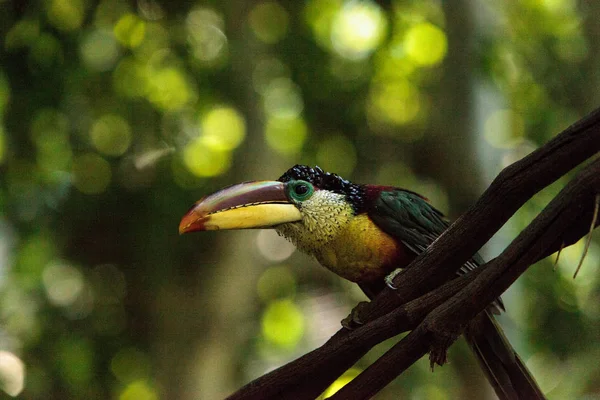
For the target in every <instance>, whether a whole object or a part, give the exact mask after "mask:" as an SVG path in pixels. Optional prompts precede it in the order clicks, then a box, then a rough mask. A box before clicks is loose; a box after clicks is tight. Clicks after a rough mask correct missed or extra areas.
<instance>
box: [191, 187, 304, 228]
mask: <svg viewBox="0 0 600 400" xmlns="http://www.w3.org/2000/svg"><path fill="white" fill-rule="evenodd" d="M301 219H302V214H301V213H300V211H299V210H298V208H297V207H296V206H295V205H294V204H293V203H291V202H290V201H289V200H288V198H287V196H286V194H285V184H284V183H282V182H278V181H257V182H245V183H240V184H238V185H233V186H229V187H227V188H225V189H222V190H219V191H218V192H216V193H213V194H211V195H210V196H207V197H204V198H202V199H200V200H199V201H198V202H197V203H196V204H195V205H194V206H193V207H192V208H191V209H190V210H189V211H188V212H187V213H186V214H185V215H184V216H183V218H182V219H181V222H180V223H179V233H180V234H183V233H188V232H195V231H210V230H218V229H250V228H271V227H274V226H277V225H281V224H285V223H288V222H296V221H300V220H301Z"/></svg>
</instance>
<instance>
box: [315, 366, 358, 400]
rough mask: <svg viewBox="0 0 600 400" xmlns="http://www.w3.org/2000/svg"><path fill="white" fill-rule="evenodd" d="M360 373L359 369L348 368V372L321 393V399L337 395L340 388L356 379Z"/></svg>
mask: <svg viewBox="0 0 600 400" xmlns="http://www.w3.org/2000/svg"><path fill="white" fill-rule="evenodd" d="M361 372H362V370H361V369H359V368H350V369H349V370H348V371H346V372H344V374H343V375H342V376H340V377H339V378H337V379H336V380H335V382H333V383H332V384H331V386H329V387H328V388H327V390H325V392H324V393H323V398H324V399H326V398H328V397H331V396H333V395H334V394H335V393H337V392H338V391H339V390H340V389H341V388H343V387H344V386H346V385H347V384H348V383H349V382H350V381H351V380H352V379H354V378H356V377H357V376H358V375H359V374H360V373H361Z"/></svg>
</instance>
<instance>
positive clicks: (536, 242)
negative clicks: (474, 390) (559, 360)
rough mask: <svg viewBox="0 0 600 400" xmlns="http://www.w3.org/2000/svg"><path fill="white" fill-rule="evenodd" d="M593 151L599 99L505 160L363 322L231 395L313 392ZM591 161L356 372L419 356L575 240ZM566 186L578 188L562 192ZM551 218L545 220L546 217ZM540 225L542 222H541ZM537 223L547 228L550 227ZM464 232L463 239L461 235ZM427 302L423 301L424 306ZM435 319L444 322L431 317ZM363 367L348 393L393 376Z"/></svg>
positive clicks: (584, 213) (598, 135)
mask: <svg viewBox="0 0 600 400" xmlns="http://www.w3.org/2000/svg"><path fill="white" fill-rule="evenodd" d="M599 151H600V109H597V110H595V111H594V112H592V113H590V114H589V115H588V116H586V117H584V118H583V119H581V120H580V121H578V122H577V123H575V124H573V125H571V126H570V127H569V128H567V129H566V130H564V131H563V132H562V133H561V134H559V135H558V136H556V137H555V138H554V139H552V140H551V141H549V142H548V143H547V144H546V145H544V146H543V147H540V148H539V149H537V150H536V151H534V152H532V153H531V154H529V155H528V156H526V157H524V158H523V159H522V160H520V161H518V162H516V163H514V164H512V165H511V166H509V167H507V168H505V169H504V170H503V171H502V172H501V173H500V174H499V175H498V177H497V178H496V179H495V180H494V181H493V182H492V184H491V185H490V187H489V188H488V189H487V190H486V191H485V193H484V194H483V195H482V196H481V198H480V199H479V200H478V201H477V203H476V204H475V205H474V206H473V207H471V209H470V210H469V211H468V212H467V213H465V214H464V215H463V216H462V217H461V218H459V219H458V220H457V221H456V222H455V223H454V224H452V225H451V226H450V228H449V229H448V230H447V231H446V232H445V233H444V234H443V235H441V236H440V237H439V238H438V240H437V241H436V242H435V243H434V244H433V245H432V246H431V247H430V248H429V249H428V250H427V251H426V252H424V253H423V254H421V255H420V256H418V257H417V258H416V259H415V260H414V261H413V262H412V264H411V265H410V266H409V267H408V268H406V269H405V270H404V271H403V272H402V273H400V274H399V275H398V276H397V277H396V278H395V279H394V284H395V286H396V287H397V288H398V289H397V290H396V291H392V290H391V289H385V290H384V291H382V292H381V293H380V294H379V295H378V296H377V297H376V298H375V299H374V300H373V301H372V302H371V303H368V304H367V305H366V306H365V307H362V308H361V312H360V314H359V316H360V320H361V321H366V322H368V323H367V324H366V325H365V326H363V327H361V328H359V329H356V330H354V331H348V330H346V329H341V330H340V331H338V332H337V333H336V334H335V335H334V336H333V337H332V338H331V339H330V340H329V341H327V343H325V344H324V345H323V346H321V347H320V348H318V349H315V350H313V351H312V352H310V353H307V354H306V355H304V356H302V357H300V358H299V359H297V360H295V361H292V362H290V363H288V364H286V365H284V366H282V367H280V368H278V369H277V370H275V371H272V372H270V373H268V374H266V375H264V376H262V377H260V378H258V379H256V380H255V381H253V382H250V383H249V384H247V385H246V386H244V387H243V388H241V389H240V390H239V391H238V392H236V393H234V394H233V395H232V396H231V397H230V399H251V398H263V399H264V398H294V399H314V398H316V397H317V396H318V395H319V394H320V393H322V392H323V391H324V390H325V389H326V388H327V386H328V385H330V384H331V382H333V381H334V380H335V379H336V378H337V377H338V376H339V375H341V374H342V373H343V372H344V371H345V370H346V369H348V368H350V367H351V366H352V365H353V364H354V363H355V362H356V361H358V359H360V357H362V356H363V355H364V354H365V353H366V352H367V351H368V350H369V349H370V348H371V347H372V346H374V345H375V344H377V343H379V341H381V340H384V339H386V338H387V337H390V336H387V335H388V334H389V335H392V336H393V335H394V334H395V333H394V332H396V333H398V332H399V331H400V330H402V329H411V328H413V327H414V325H415V321H414V320H411V323H407V324H406V325H404V326H398V327H397V328H396V329H393V327H391V326H387V328H386V329H384V326H385V321H381V320H382V318H381V317H383V320H386V319H388V318H389V319H390V320H394V321H395V322H396V323H399V321H401V320H402V317H400V316H398V315H396V314H390V315H386V314H388V313H390V312H391V311H393V310H394V309H397V311H396V312H398V313H400V314H401V313H402V312H407V311H406V309H405V308H403V307H400V306H401V305H402V304H404V305H405V306H404V307H407V306H408V305H409V304H411V301H413V300H415V299H417V298H421V299H422V298H423V297H425V296H427V293H428V292H431V293H430V295H432V296H433V295H434V294H435V293H437V294H439V292H438V291H441V290H442V288H444V289H445V290H447V289H448V286H447V285H452V284H454V283H457V282H463V280H459V279H458V278H456V279H454V280H452V282H451V283H447V284H444V283H445V282H448V281H449V280H451V279H452V278H454V277H455V273H456V271H457V270H458V269H459V268H460V266H461V265H463V264H464V263H465V262H466V261H467V260H468V259H469V258H471V257H472V255H473V254H475V253H476V252H477V251H478V250H479V248H480V247H481V246H482V245H483V244H485V242H487V241H488V240H489V238H490V237H492V236H493V234H494V233H495V232H496V231H498V229H500V227H501V226H502V225H503V224H504V223H505V222H506V221H507V220H508V219H509V218H510V217H511V216H512V215H513V214H514V213H515V212H516V211H517V210H518V209H519V208H520V207H521V206H522V205H523V204H524V203H525V202H526V201H527V200H529V199H530V198H531V197H532V196H533V195H534V194H536V193H537V192H539V191H540V190H542V189H543V188H545V187H546V186H548V185H550V184H551V183H552V182H554V181H556V180H557V179H558V178H560V177H561V176H563V175H564V174H566V173H567V172H569V171H570V170H571V169H573V168H574V167H576V166H577V165H579V164H581V163H583V162H584V161H586V160H587V159H589V158H590V157H592V156H594V155H596V154H597V153H598V152H599ZM597 168H599V166H598V162H594V163H593V164H591V165H590V166H589V167H588V168H586V169H585V171H584V172H583V173H582V174H580V175H579V176H578V177H577V178H576V179H575V180H574V181H573V182H574V183H572V184H570V185H568V186H567V187H566V188H565V189H564V190H563V191H562V192H561V194H560V195H559V196H558V197H557V199H556V200H555V201H553V202H552V203H551V204H550V205H549V206H548V207H547V208H546V209H545V211H544V212H543V213H542V214H541V215H540V216H539V217H538V218H536V220H534V222H532V224H531V225H530V226H529V227H528V228H527V229H526V230H525V231H523V232H522V233H521V235H519V236H518V237H517V239H515V241H514V242H513V244H511V246H509V247H508V248H507V249H506V250H505V252H503V253H502V255H501V256H499V257H498V258H496V259H494V260H493V261H492V262H489V263H487V264H486V265H485V266H484V267H483V268H480V269H479V270H478V271H477V273H476V274H468V275H466V277H465V278H464V279H465V280H469V282H470V283H469V286H467V287H465V289H464V290H467V288H470V289H469V290H468V292H464V293H470V294H469V297H466V296H465V297H463V294H457V295H455V296H454V297H452V298H450V299H449V300H448V301H446V302H445V303H443V304H442V305H441V306H439V307H438V308H437V309H436V310H435V311H434V312H432V313H431V314H430V315H428V316H427V317H425V319H424V320H423V323H421V324H419V325H418V326H417V327H416V329H415V330H413V331H412V332H411V333H410V334H409V335H408V336H407V337H406V338H405V339H403V340H402V341H401V342H399V343H398V344H397V345H396V346H395V347H394V348H392V349H391V350H390V352H393V353H390V352H388V353H387V354H386V355H384V357H382V358H381V359H380V360H378V361H377V363H376V364H377V365H376V364H374V365H373V366H372V367H370V368H368V369H367V370H366V371H365V372H363V374H365V373H367V371H369V370H370V372H369V373H368V374H374V372H375V373H380V372H381V371H388V373H389V376H391V379H393V378H394V377H395V376H397V374H398V373H401V372H402V371H403V370H404V369H405V368H407V367H408V366H410V365H411V364H412V362H414V360H416V359H418V358H420V357H421V356H423V355H424V354H425V353H426V352H427V351H428V350H429V345H430V344H431V343H433V342H432V341H433V340H435V339H437V338H438V337H439V335H440V334H445V333H444V332H441V331H440V329H438V327H442V330H443V329H446V328H452V329H457V330H458V329H460V326H461V325H463V323H462V322H461V323H459V324H455V326H454V327H452V326H451V325H452V321H462V320H459V319H457V315H462V314H463V313H466V314H467V317H470V318H472V317H473V316H474V315H476V314H477V310H482V309H484V308H485V307H486V306H487V305H488V304H489V303H490V302H491V301H492V300H493V299H494V298H495V297H497V296H498V295H499V294H500V293H501V292H503V291H504V290H505V289H506V288H507V287H508V286H510V284H511V283H512V282H513V281H514V279H516V278H517V277H518V276H519V275H520V273H522V271H523V270H524V268H527V267H528V266H529V265H531V264H532V263H534V262H536V261H537V260H539V259H541V258H544V257H546V256H548V255H550V254H552V253H553V252H555V251H557V250H558V249H559V248H560V247H561V245H562V244H564V245H570V244H573V243H574V242H576V241H577V240H578V239H579V238H581V237H582V236H583V235H585V233H586V232H587V231H588V230H589V223H590V221H591V215H592V213H593V209H594V203H593V201H585V199H587V198H589V197H590V196H591V198H593V195H592V194H591V193H594V192H595V193H599V192H600V188H598V182H597V179H598V176H600V172H598V170H597ZM594 173H595V174H596V175H595V176H594V175H593V174H594ZM567 189H568V190H567ZM569 196H575V197H573V198H572V199H571V200H572V201H569ZM557 202H558V205H557ZM540 218H541V219H540ZM567 218H573V219H571V220H569V219H567ZM549 221H550V222H551V224H550V225H548V223H549ZM543 226H545V227H546V228H542V227H543ZM544 229H548V232H545V231H544ZM549 235H550V236H549ZM466 237H468V238H470V240H465V238H466ZM515 246H516V247H515ZM517 251H518V252H519V254H522V255H523V256H522V260H521V259H520V258H518V257H517V258H516V261H515V257H516V254H517ZM507 252H508V253H507ZM500 257H503V258H500ZM490 271H491V272H490ZM505 271H510V272H505ZM484 274H485V275H484ZM482 280H483V281H482ZM476 282H477V283H476ZM489 285H491V286H489ZM436 289H437V290H436ZM492 289H493V292H492ZM482 292H483V293H482ZM472 293H475V294H476V295H472ZM476 296H479V297H476ZM435 304H436V303H435V302H431V303H429V306H431V307H434V306H435ZM399 307H400V308H399ZM465 307H466V308H465ZM401 310H404V311H401ZM430 310H431V309H427V310H424V311H423V310H422V311H423V312H424V313H425V314H426V313H427V312H429V311H430ZM465 310H466V311H465ZM391 315H395V318H398V319H394V318H390V317H391ZM412 315H413V317H415V319H418V318H422V317H423V315H422V314H412ZM465 318H466V317H465ZM470 318H469V319H470ZM438 321H445V322H442V325H438ZM467 321H468V319H467ZM379 324H381V325H379ZM390 324H391V322H390ZM378 329H384V331H385V334H383V333H382V332H379V333H378V332H376V331H377V330H378ZM436 335H437V336H436ZM369 376H371V377H372V376H373V375H367V378H364V377H361V378H360V379H359V378H357V379H355V381H356V382H354V381H353V382H354V383H351V384H349V385H348V386H347V389H345V392H346V393H348V391H350V390H352V389H353V390H362V389H360V388H359V386H360V385H375V387H379V388H380V387H381V385H382V384H386V382H385V381H389V379H390V378H389V376H386V377H385V379H383V377H375V378H377V379H375V380H376V381H377V382H379V383H374V382H375V380H373V379H371V380H369V381H368V383H365V381H364V379H367V380H368V379H369ZM367 392H369V391H368V390H367V391H361V392H359V393H361V394H365V395H366V393H367ZM369 393H370V392H369ZM348 398H350V397H348ZM352 398H364V397H360V396H357V397H352Z"/></svg>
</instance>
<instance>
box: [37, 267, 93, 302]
mask: <svg viewBox="0 0 600 400" xmlns="http://www.w3.org/2000/svg"><path fill="white" fill-rule="evenodd" d="M42 281H43V282H44V288H45V289H46V295H47V296H48V300H49V301H50V303H52V304H54V305H57V306H60V307H66V306H69V305H71V304H72V303H73V302H75V300H76V299H77V297H78V296H79V295H80V294H81V292H82V291H83V288H84V286H85V281H84V279H83V274H82V273H81V271H79V270H78V269H77V268H75V267H73V266H72V265H69V264H67V263H66V262H64V261H54V262H52V263H50V264H48V265H47V266H46V267H45V268H44V272H43V273H42Z"/></svg>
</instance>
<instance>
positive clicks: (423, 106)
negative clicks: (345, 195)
mask: <svg viewBox="0 0 600 400" xmlns="http://www.w3.org/2000/svg"><path fill="white" fill-rule="evenodd" d="M598 15H600V3H599V2H595V1H591V0H587V1H574V0H545V1H541V0H539V1H534V0H529V1H521V2H514V1H508V0H506V1H474V0H473V1H468V0H458V1H445V2H440V1H429V0H419V1H416V0H415V1H409V0H407V1H393V2H379V3H376V2H371V1H349V2H343V1H341V0H310V1H306V2H297V1H279V2H277V1H265V2H258V1H241V0H238V1H234V0H230V1H205V2H202V1H199V2H180V1H172V2H157V1H153V0H140V1H139V2H132V1H123V0H105V1H101V2H96V1H86V0H44V1H31V2H27V1H0V44H1V47H0V361H2V362H0V377H2V379H0V381H2V382H3V383H2V385H3V387H4V388H5V389H6V390H7V391H8V392H10V393H17V392H19V391H20V389H21V388H22V385H21V384H20V379H22V377H23V374H22V367H23V365H24V368H25V371H26V372H25V386H24V389H23V392H22V394H21V396H22V397H23V398H26V399H66V398H69V399H94V398H97V399H108V398H112V399H123V400H129V399H141V400H151V399H158V398H161V399H182V400H187V399H217V398H222V397H223V396H225V395H227V394H229V393H231V392H232V391H234V390H235V389H236V388H238V387H239V386H241V385H242V384H244V383H246V382H248V381H249V380H251V379H253V378H255V377H257V376H260V375H262V374H263V373H265V372H266V371H269V370H271V369H272V368H275V367H277V366H279V365H281V364H283V363H285V362H286V361H288V360H291V359H293V358H295V357H297V356H299V355H301V354H303V353H305V352H307V351H309V350H311V349H313V348H315V347H316V346H319V345H320V344H322V343H323V342H324V341H325V340H326V339H327V338H328V337H329V336H330V335H331V334H332V333H334V332H335V331H336V330H337V329H338V328H339V321H340V320H341V319H342V318H343V317H345V316H346V315H347V313H348V312H349V311H350V309H351V308H352V306H354V305H355V304H356V303H357V302H358V301H361V300H364V299H365V298H364V296H363V295H362V294H361V292H360V290H358V288H356V287H355V286H353V285H352V284H350V283H347V282H343V281H341V279H339V278H337V277H336V276H334V275H333V274H332V273H330V272H328V271H326V270H324V269H322V268H321V267H319V266H318V265H317V264H316V262H315V261H313V260H311V259H309V258H308V257H306V256H303V255H301V254H298V253H295V252H293V248H292V247H291V246H290V245H288V244H286V243H285V242H282V240H281V239H279V238H278V237H277V236H276V235H275V234H274V233H273V232H270V231H246V232H218V233H216V232H212V233H202V234H193V235H186V236H182V237H180V236H179V235H178V234H177V226H178V223H179V220H180V218H181V216H182V215H183V214H184V213H185V212H186V210H187V209H188V208H189V207H190V206H191V205H192V204H193V202H194V201H196V200H197V199H199V198H200V197H201V196H203V195H205V194H208V193H211V192H213V191H215V190H217V189H218V188H220V187H222V186H225V185H229V184H232V183H236V182H240V181H244V180H255V179H276V178H277V177H279V176H280V175H281V174H282V173H283V172H284V171H285V170H286V169H287V168H288V167H290V166H292V165H293V164H296V163H305V164H311V165H314V164H318V165H319V166H321V167H323V168H324V169H325V170H328V171H331V172H337V173H339V174H341V175H343V176H344V177H346V178H349V179H352V180H354V181H357V182H369V183H379V184H386V185H397V186H402V187H406V188H409V189H411V190H414V191H417V192H420V193H422V194H424V195H425V196H426V197H428V198H430V199H431V201H432V203H434V204H435V205H436V206H437V207H438V208H440V209H441V210H443V211H444V212H446V213H447V214H448V215H450V216H451V217H456V216H458V215H460V214H461V213H462V212H463V211H464V210H465V209H466V208H467V207H469V206H470V205H471V204H472V203H473V202H474V200H475V199H476V198H477V197H478V195H479V194H481V192H482V191H483V190H484V189H485V188H486V186H487V185H488V184H489V182H490V181H491V180H492V179H493V177H494V176H495V175H496V174H497V173H498V172H499V171H500V170H501V169H502V168H503V167H504V166H506V165H508V164H510V163H512V162H514V161H515V160H517V159H519V158H521V157H522V156H523V155H525V154H527V153H529V152H530V151H532V150H533V149H535V148H536V147H538V146H539V145H540V144H543V143H544V142H546V141H547V140H548V139H549V138H551V137H553V136H554V135H556V134H557V133H558V132H559V131H560V130H562V129H564V128H565V127H567V126H568V125H569V124H571V123H573V122H575V121H576V120H577V119H578V118H579V117H581V116H583V115H585V114H586V113H587V112H589V111H591V110H592V109H594V108H595V107H598V106H600V18H598ZM565 181H566V180H563V181H562V182H558V183H557V184H555V185H553V186H552V187H550V188H549V189H547V190H546V191H544V192H542V193H541V194H539V195H538V196H536V197H535V198H534V199H532V200H531V201H530V202H529V203H528V204H526V205H525V206H524V207H523V208H522V209H521V210H520V211H519V212H518V213H517V215H516V216H515V217H514V218H513V219H512V220H511V221H510V222H509V223H508V224H507V226H505V227H504V228H503V229H502V230H501V231H500V233H499V234H498V235H496V236H495V238H494V239H493V240H492V242H491V243H490V244H488V245H487V246H486V247H485V248H484V250H483V254H484V256H485V257H487V258H489V257H491V256H494V255H496V254H498V252H499V251H501V249H502V248H503V247H504V246H505V245H506V244H507V243H508V241H510V240H511V239H512V238H514V237H515V236H516V234H517V233H518V232H519V231H520V230H521V229H522V228H523V227H524V226H526V224H527V223H528V222H529V221H530V220H531V219H532V218H533V217H534V216H535V215H536V214H537V213H538V212H539V211H540V210H541V208H542V207H543V206H544V205H545V204H546V203H547V202H548V201H549V199H551V198H552V196H553V195H554V194H555V193H556V192H557V191H558V190H559V189H560V188H561V187H562V185H564V183H565ZM596 236H597V235H596ZM465 240H468V238H465ZM582 252H583V244H582V243H581V242H580V243H578V244H577V245H575V246H572V247H571V248H568V249H566V250H565V251H563V253H562V254H561V257H560V261H559V262H558V264H557V266H556V269H553V263H554V258H555V257H553V259H549V260H544V261H542V262H540V263H539V265H536V266H534V267H533V268H531V270H530V271H529V272H527V273H526V274H525V275H524V276H523V277H522V278H521V279H519V281H518V282H517V283H516V284H515V285H514V286H513V287H512V288H511V289H510V290H509V291H508V292H507V293H506V295H505V296H504V299H505V302H506V305H507V313H506V315H505V316H504V317H503V319H502V324H503V326H504V327H505V328H506V330H507V332H508V335H509V337H510V338H511V341H512V342H513V343H514V345H515V347H516V348H517V350H518V351H519V353H520V354H521V355H522V357H523V358H524V360H526V362H527V365H528V366H529V367H530V368H531V370H532V371H533V373H534V375H535V376H536V377H537V379H538V381H539V383H540V385H541V387H542V389H544V390H545V391H546V392H547V394H548V397H549V398H554V399H566V398H569V399H574V398H581V399H595V398H600V364H599V363H598V359H599V358H600V342H599V341H598V338H599V337H600V307H599V304H600V283H599V282H598V268H599V259H600V247H599V246H598V242H597V240H596V242H595V243H592V246H591V248H590V250H589V252H588V255H587V258H586V260H585V263H584V265H583V268H582V271H581V273H580V274H579V276H578V278H577V279H576V280H573V279H572V274H573V272H574V269H575V266H576V265H577V262H578V260H579V257H580V255H581V254H582ZM388 345H389V344H388ZM385 348H386V345H382V346H380V347H378V348H377V349H376V350H373V351H372V352H371V353H369V354H368V355H367V356H366V357H365V359H364V360H362V361H361V362H360V363H359V364H358V365H356V368H355V369H353V370H351V371H349V373H348V374H347V375H346V376H345V377H344V378H343V379H342V380H341V381H340V382H338V383H340V384H341V383H342V382H343V380H347V379H349V378H351V377H352V376H353V375H356V373H358V372H359V371H360V370H361V369H362V368H364V367H365V366H366V365H368V364H369V362H371V361H372V360H374V359H375V358H376V357H377V356H378V355H379V354H381V353H382V352H383V351H384V350H385ZM492 396H493V395H492V394H491V390H490V389H489V387H488V385H487V383H486V382H485V381H484V380H483V377H482V375H481V373H480V372H479V371H478V370H477V367H476V365H475V362H474V360H473V358H472V356H471V355H470V354H469V353H468V352H467V351H466V347H465V346H464V344H463V343H458V344H457V345H455V346H453V348H452V349H451V351H450V364H448V365H446V366H444V367H442V368H436V370H435V372H434V373H433V374H431V373H430V371H429V370H428V362H427V360H421V362H419V363H418V364H417V365H415V366H414V367H412V368H411V369H410V370H409V371H408V372H407V373H406V374H404V375H403V376H402V377H401V378H399V379H397V380H396V381H395V382H394V383H393V384H392V385H390V386H389V387H388V388H386V390H384V391H383V392H382V393H381V394H380V395H379V396H378V398H380V399H388V398H389V399H397V398H410V399H453V398H473V399H479V398H484V397H488V398H493V397H492Z"/></svg>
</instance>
